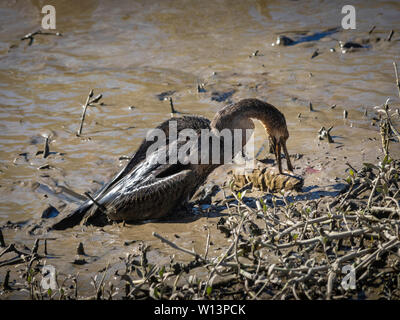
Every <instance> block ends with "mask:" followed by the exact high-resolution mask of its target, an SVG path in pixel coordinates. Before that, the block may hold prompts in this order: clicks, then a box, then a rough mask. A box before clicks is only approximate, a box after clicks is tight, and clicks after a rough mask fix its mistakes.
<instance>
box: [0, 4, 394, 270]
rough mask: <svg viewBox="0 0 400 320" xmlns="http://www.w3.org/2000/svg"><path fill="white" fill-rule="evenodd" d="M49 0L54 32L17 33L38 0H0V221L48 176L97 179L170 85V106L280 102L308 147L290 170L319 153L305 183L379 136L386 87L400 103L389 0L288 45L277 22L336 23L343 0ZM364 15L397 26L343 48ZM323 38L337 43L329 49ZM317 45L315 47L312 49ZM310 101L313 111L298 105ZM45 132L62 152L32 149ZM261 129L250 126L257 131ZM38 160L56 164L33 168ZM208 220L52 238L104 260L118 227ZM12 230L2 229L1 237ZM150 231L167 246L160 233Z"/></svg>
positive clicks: (312, 28)
mask: <svg viewBox="0 0 400 320" xmlns="http://www.w3.org/2000/svg"><path fill="white" fill-rule="evenodd" d="M54 3H55V7H56V12H57V20H56V21H57V30H56V31H58V32H61V33H62V36H61V37H58V36H45V35H38V36H36V37H35V40H34V42H33V44H32V45H31V46H28V42H27V41H20V38H21V37H22V36H24V35H25V34H27V33H29V32H33V31H36V30H37V29H39V28H40V21H41V13H40V12H41V6H42V2H41V1H33V0H32V1H26V2H22V1H7V2H5V1H3V2H1V3H0V16H1V20H2V22H1V24H0V132H1V135H0V150H1V151H0V224H2V223H5V222H6V221H8V220H11V221H25V220H29V219H32V217H34V218H38V217H40V214H41V212H42V211H43V209H44V208H46V206H47V205H48V204H49V203H55V204H57V203H58V202H57V201H58V200H57V199H54V197H53V196H52V192H48V189H46V186H48V185H53V187H57V186H60V185H61V186H66V187H69V188H71V189H73V190H74V191H76V192H78V193H80V194H83V193H84V192H85V191H87V190H95V189H96V188H98V187H99V184H101V183H104V182H105V181H106V179H107V177H110V176H111V175H112V174H113V173H114V172H116V171H117V168H118V166H120V165H123V164H124V163H125V162H124V161H120V160H119V157H120V156H122V155H131V154H132V153H133V152H134V151H135V149H136V148H137V146H138V145H139V143H140V141H141V140H142V139H143V138H144V137H145V134H146V132H147V130H148V129H149V128H153V127H154V126H156V125H157V124H158V123H160V122H161V121H163V120H165V119H168V118H169V117H170V113H169V112H170V109H169V103H168V101H163V100H160V99H159V98H158V97H157V95H159V94H161V93H163V92H166V91H173V92H174V93H173V94H172V97H173V101H174V105H175V108H176V109H177V110H178V111H180V112H185V113H191V114H199V115H203V116H206V117H208V118H212V117H213V115H214V114H215V112H216V111H218V110H219V109H220V108H222V107H223V106H224V105H225V103H229V102H235V101H238V100H240V99H242V98H248V97H257V98H260V99H264V100H266V101H268V102H270V103H271V104H273V105H276V106H277V107H278V108H279V109H280V110H281V111H282V112H283V113H284V114H285V116H286V119H287V122H288V128H289V132H290V139H289V141H288V149H289V152H290V153H301V154H304V156H305V158H304V160H303V162H298V163H296V161H295V163H294V164H295V167H297V168H298V170H299V171H298V172H299V173H303V172H304V166H307V165H310V163H311V164H312V163H314V165H315V161H314V160H315V158H317V159H318V160H320V161H319V166H318V165H317V166H316V168H317V169H318V170H321V172H320V173H319V174H316V175H315V176H314V177H313V179H311V180H312V181H311V180H310V181H311V182H312V183H315V184H318V183H325V184H328V183H329V182H332V181H333V180H332V179H331V178H334V177H335V176H340V177H343V174H344V169H345V168H346V166H345V165H344V164H343V163H344V162H345V161H350V162H352V163H354V162H355V165H357V163H358V162H359V161H367V160H368V161H374V160H376V156H377V154H378V153H379V152H380V151H379V149H378V147H379V145H380V138H379V132H378V126H376V125H375V126H373V125H372V124H371V118H372V117H373V116H374V112H373V107H374V106H376V105H381V104H383V103H384V102H385V101H386V99H387V98H388V97H391V98H392V99H393V106H394V107H396V106H397V107H399V98H398V96H397V91H396V87H395V78H394V72H393V65H392V62H393V61H397V62H398V63H400V59H399V58H400V54H399V53H400V50H399V49H400V41H398V40H399V33H397V32H400V28H399V27H400V24H399V17H400V3H399V2H397V1H381V2H376V1H353V5H354V6H355V8H356V10H357V29H356V30H343V29H341V28H339V30H338V32H336V33H333V34H331V35H328V36H326V37H324V38H322V39H320V40H318V41H309V42H303V43H300V44H297V45H294V46H290V47H281V46H272V45H271V44H272V43H273V42H274V41H275V40H276V37H277V35H278V34H285V35H287V36H290V37H293V38H296V37H300V36H301V35H305V34H306V35H307V34H308V35H310V34H314V33H318V32H321V31H323V30H326V29H329V28H333V27H340V22H341V19H342V17H343V15H342V14H341V8H342V5H344V4H347V3H345V2H343V4H340V3H339V2H336V1H335V2H332V1H307V2H302V3H297V2H293V1H261V0H260V1H148V0H146V1H118V2H117V3H115V2H112V1H95V0H88V1H80V2H78V1H55V2H54ZM372 25H376V29H375V31H374V32H373V34H372V36H373V37H381V38H382V40H383V39H384V38H386V37H387V36H388V34H389V32H390V30H391V29H394V30H395V31H396V32H395V34H394V36H393V38H392V41H391V42H387V41H380V42H378V43H372V46H371V47H370V48H368V49H362V50H360V51H358V52H352V53H348V54H342V53H341V52H340V50H339V49H338V45H337V40H348V39H357V38H367V37H368V31H369V30H370V28H371V27H372ZM333 47H335V48H336V51H335V52H330V50H329V49H330V48H333ZM317 48H318V49H319V52H320V55H318V56H317V57H316V58H313V59H311V56H312V54H313V52H314V51H315V50H316V49H317ZM257 50H258V53H257V54H256V55H252V54H253V53H255V52H256V51H257ZM199 83H204V84H205V89H206V92H205V93H198V92H197V84H199ZM91 88H93V89H94V91H95V94H98V93H102V94H103V99H102V101H103V102H104V105H103V106H98V107H96V108H89V111H88V114H87V117H86V121H85V125H84V128H83V135H82V137H80V138H78V137H76V135H75V132H76V130H77V129H78V127H79V122H80V115H81V112H82V109H81V105H82V104H83V103H84V102H85V99H86V97H87V94H88V92H89V90H90V89H91ZM214 91H216V92H219V93H225V92H234V93H233V94H232V95H231V96H229V97H228V98H227V99H226V100H225V101H222V102H218V101H216V100H213V99H211V98H212V93H213V92H214ZM310 101H311V102H312V104H313V108H314V109H315V111H314V112H309V111H308V105H309V102H310ZM332 105H336V108H334V109H331V106H332ZM132 106H133V108H132ZM130 107H131V108H130ZM365 109H367V111H368V116H367V117H365V116H364V110H365ZM344 110H347V111H348V119H346V120H344V119H343V111H344ZM299 113H301V116H300V118H299V117H298V115H299ZM321 126H325V127H327V128H328V127H330V126H334V129H333V131H332V135H333V136H334V140H335V142H336V143H335V144H334V145H328V144H326V143H324V142H323V143H319V142H318V141H317V139H316V136H317V131H318V129H319V128H320V127H321ZM44 134H50V137H51V139H50V140H51V142H50V151H52V152H58V153H61V155H60V154H53V155H50V156H49V158H47V159H41V157H40V156H35V154H36V152H37V151H39V150H43V142H44V138H43V135H44ZM264 139H265V135H264V134H263V132H262V131H261V130H260V128H258V130H257V131H256V142H257V144H258V145H261V143H262V142H264ZM374 139H375V140H374ZM392 152H393V153H394V154H399V153H400V147H399V145H398V144H392ZM24 153H27V154H26V155H24ZM21 154H22V155H21ZM313 159H314V160H313ZM322 160H323V161H322ZM313 161H314V162H313ZM317 162H318V161H317ZM44 164H49V165H50V166H51V167H52V169H50V170H38V167H40V166H42V165H44ZM328 173H329V174H328ZM219 179H220V181H221V180H222V181H223V180H224V178H223V176H222V178H221V176H220V177H219ZM324 179H325V180H324ZM331 180H332V181H331ZM306 181H307V180H306ZM38 183H39V187H38ZM332 183H333V182H332ZM208 223H209V220H207V219H205V218H204V219H202V218H201V219H198V220H195V221H194V222H193V221H192V222H190V223H189V222H187V223H149V224H144V225H134V226H129V227H125V228H120V227H110V228H108V229H107V228H106V229H105V230H106V231H105V232H101V231H98V230H96V229H95V228H88V229H85V230H83V231H81V229H79V228H75V229H74V231H65V232H62V233H60V235H62V236H61V238H63V239H64V240H62V241H61V240H57V241H53V242H51V243H50V244H49V246H50V248H51V246H53V249H54V251H57V253H58V254H60V255H67V256H68V255H69V256H68V257H66V256H64V258H63V259H60V260H59V261H60V264H61V262H62V261H65V260H66V261H70V260H71V259H72V260H73V256H74V254H75V251H74V249H75V247H76V245H77V243H78V242H84V243H85V244H87V246H88V247H89V249H88V250H87V251H89V252H91V254H93V255H96V256H99V257H102V258H99V260H98V263H99V266H100V265H104V264H105V261H106V258H105V257H106V256H107V254H106V253H105V252H107V253H109V252H112V251H113V250H116V251H117V254H120V253H123V252H124V250H126V247H123V245H122V243H123V242H124V241H125V240H130V239H132V238H134V239H135V240H145V241H151V240H153V241H154V238H152V236H151V232H152V231H153V230H154V229H156V230H157V231H158V232H159V233H160V234H161V233H163V234H170V235H173V234H174V233H178V234H180V235H181V236H182V237H181V238H180V240H179V241H181V242H182V243H183V244H184V245H187V246H188V247H190V246H192V245H194V246H199V247H201V243H203V242H204V239H205V234H204V232H202V230H203V229H202V228H203V225H205V224H208ZM113 228H114V229H113ZM115 228H116V229H115ZM193 230H195V231H196V232H193ZM13 236H14V235H13V233H12V232H7V231H5V237H6V239H7V237H13ZM74 237H75V238H74ZM216 237H217V238H218V237H219V236H218V235H216ZM76 238H78V239H79V238H81V239H80V240H76ZM221 238H222V236H221ZM20 240H23V241H28V242H29V241H32V240H29V237H27V238H26V239H20ZM52 243H54V244H52ZM99 245H101V246H99ZM157 245H158V246H159V247H162V248H163V250H164V251H165V250H166V252H169V253H171V252H172V251H168V249H166V248H165V247H163V246H162V245H159V244H158V242H157V241H156V242H155V246H157ZM71 248H74V249H71ZM74 268H76V267H70V268H66V270H65V271H71V270H72V271H73V270H75V269H74ZM94 269H95V268H94ZM98 269H100V267H98Z"/></svg>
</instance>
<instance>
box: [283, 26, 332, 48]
mask: <svg viewBox="0 0 400 320" xmlns="http://www.w3.org/2000/svg"><path fill="white" fill-rule="evenodd" d="M338 31H339V28H337V27H336V28H331V29H328V30H326V31H322V32H315V33H313V34H311V35H307V36H302V37H300V38H298V39H296V40H293V41H292V42H289V43H287V46H294V45H296V44H299V43H303V42H311V41H318V40H321V39H323V38H325V37H327V36H329V35H331V34H334V33H336V32H338Z"/></svg>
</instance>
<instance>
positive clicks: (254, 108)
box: [211, 99, 287, 135]
mask: <svg viewBox="0 0 400 320" xmlns="http://www.w3.org/2000/svg"><path fill="white" fill-rule="evenodd" d="M251 119H257V120H259V121H261V122H262V124H263V125H264V127H265V129H266V130H267V131H268V133H269V134H270V135H276V134H277V133H278V132H280V131H281V134H282V135H285V134H286V132H284V131H285V130H286V131H287V129H286V121H285V117H284V115H283V114H282V113H281V112H280V111H279V110H278V109H277V108H275V107H274V106H273V105H271V104H269V103H266V102H264V101H261V100H258V99H244V100H241V101H239V102H238V103H236V104H234V105H230V106H227V107H225V108H223V109H222V110H220V111H219V112H218V113H217V114H216V115H215V117H214V119H213V120H212V122H211V128H213V129H216V130H219V131H221V130H223V129H254V123H253V121H252V120H251Z"/></svg>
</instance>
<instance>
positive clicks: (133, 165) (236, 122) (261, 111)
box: [52, 98, 293, 230]
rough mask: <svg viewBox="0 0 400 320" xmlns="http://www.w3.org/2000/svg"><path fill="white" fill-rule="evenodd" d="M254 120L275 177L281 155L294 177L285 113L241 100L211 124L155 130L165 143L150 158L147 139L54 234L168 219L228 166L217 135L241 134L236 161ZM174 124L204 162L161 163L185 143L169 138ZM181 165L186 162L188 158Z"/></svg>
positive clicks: (187, 119) (193, 120)
mask: <svg viewBox="0 0 400 320" xmlns="http://www.w3.org/2000/svg"><path fill="white" fill-rule="evenodd" d="M253 119H255V120H259V121H260V122H261V123H262V125H263V126H264V128H265V130H266V133H267V135H268V137H269V140H270V142H271V143H272V146H273V149H274V153H275V157H276V162H277V164H278V169H279V173H281V174H282V173H283V170H282V164H281V150H282V149H283V151H284V153H285V158H286V161H287V167H288V170H289V171H293V167H292V164H291V161H290V157H289V153H288V151H287V147H286V141H287V139H288V138H289V132H288V129H287V125H286V120H285V116H284V115H283V113H281V112H280V111H279V110H278V109H277V108H276V107H274V106H273V105H271V104H269V103H267V102H264V101H261V100H259V99H254V98H252V99H243V100H241V101H239V102H237V103H236V104H231V105H228V106H226V107H224V108H223V109H221V110H220V111H219V112H217V113H216V115H215V116H214V118H213V119H212V121H211V122H210V121H209V120H208V119H206V118H204V117H201V116H183V117H173V118H170V119H169V120H166V121H164V122H163V123H161V124H160V125H159V126H158V127H156V129H159V130H160V131H162V132H163V133H164V134H165V137H166V141H165V142H166V143H165V145H164V146H163V147H161V148H158V149H156V150H155V151H152V152H150V151H149V150H150V148H151V146H152V144H153V143H154V142H153V141H148V140H147V139H145V140H144V141H143V142H142V143H141V145H140V146H139V148H138V150H137V152H136V153H135V154H134V155H133V156H132V157H131V159H130V161H129V162H128V164H127V165H126V166H125V167H124V168H123V169H122V170H121V171H120V172H119V173H118V174H117V175H116V176H115V177H114V178H113V179H111V181H110V182H108V183H107V184H105V185H104V186H103V187H102V188H101V189H100V190H98V191H97V192H96V193H95V194H94V195H93V196H90V199H89V200H87V201H85V202H84V203H83V204H82V205H81V206H79V207H78V208H77V209H76V210H74V211H72V212H70V213H68V214H67V215H66V216H64V217H63V218H62V219H61V220H59V221H58V222H56V223H54V224H53V225H52V229H56V230H57V229H63V228H66V227H71V226H73V225H75V224H78V223H83V224H94V225H96V224H98V223H100V225H102V224H104V223H106V222H107V221H109V220H112V221H127V222H130V221H143V220H153V219H159V218H162V217H165V216H168V215H170V214H172V213H173V212H174V210H177V208H178V207H180V206H182V205H183V204H185V203H187V202H188V201H189V200H190V198H191V197H192V195H193V194H194V193H195V192H196V191H197V189H198V188H199V187H200V186H201V185H202V184H203V183H204V182H205V180H206V179H207V177H208V176H209V174H210V173H211V172H212V171H214V169H216V168H217V167H218V166H220V165H222V164H223V163H224V161H225V160H226V159H223V158H224V156H225V153H226V150H227V149H226V148H225V144H224V141H225V137H224V136H223V135H221V132H222V131H223V130H225V131H230V132H232V133H233V132H234V131H235V130H239V133H242V136H243V137H244V139H241V141H240V143H241V145H240V148H239V150H238V149H237V148H236V149H235V150H233V152H232V153H231V156H232V158H234V156H235V155H236V153H237V152H238V151H241V149H242V148H243V147H244V146H245V145H246V143H247V142H248V140H249V136H248V135H246V134H245V131H246V130H250V131H253V130H254V128H255V125H254V122H253ZM173 121H175V123H176V130H177V133H181V132H182V131H183V130H185V129H192V132H195V135H196V136H197V138H199V139H198V140H195V141H196V142H194V143H192V144H190V146H191V148H194V149H195V150H196V151H197V153H196V157H198V159H197V160H199V159H200V158H201V156H202V155H203V154H204V153H205V152H208V154H207V157H206V158H207V161H197V162H196V161H194V162H190V161H189V162H188V161H183V163H182V161H175V162H174V161H172V163H169V161H159V160H160V159H161V157H162V156H165V154H167V155H168V154H169V150H170V149H171V148H176V149H177V150H178V149H179V148H180V147H182V146H184V145H185V144H186V143H188V141H187V139H186V140H185V141H179V139H170V138H169V131H170V125H171V123H173ZM203 130H208V131H209V132H210V134H209V135H208V136H206V138H205V136H203V135H202V132H203ZM202 139H203V140H204V139H209V141H208V142H211V145H210V144H206V146H205V147H204V146H203V144H202ZM215 141H217V143H216V145H215ZM203 142H204V141H203ZM213 142H214V144H213ZM190 150H192V149H190ZM216 150H217V151H216ZM218 151H219V152H220V154H219V155H218V157H217V158H218V159H217V160H218V161H213V160H212V159H211V158H212V157H213V156H214V154H213V153H215V152H218ZM185 159H186V160H188V158H187V157H186V158H185ZM213 159H214V158H213ZM222 159H223V160H222ZM164 160H168V159H164ZM201 160H204V159H203V158H201ZM98 217H102V218H101V219H98ZM99 221H100V222H99ZM98 225H99V224H98Z"/></svg>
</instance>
